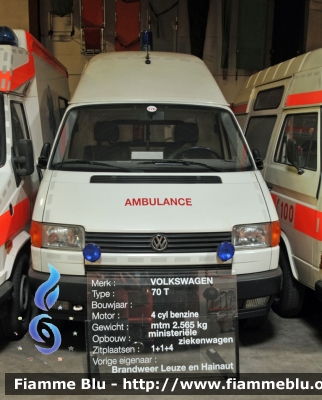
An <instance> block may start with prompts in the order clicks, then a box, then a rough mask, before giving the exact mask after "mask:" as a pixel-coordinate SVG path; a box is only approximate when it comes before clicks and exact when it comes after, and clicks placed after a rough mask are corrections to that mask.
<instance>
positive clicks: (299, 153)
mask: <svg viewBox="0 0 322 400" xmlns="http://www.w3.org/2000/svg"><path fill="white" fill-rule="evenodd" d="M321 60H322V49H318V50H315V51H312V52H309V53H306V54H303V55H300V56H298V57H296V58H293V59H291V60H288V61H285V62H282V63H280V64H278V65H274V66H272V67H270V68H267V69H265V70H263V71H260V72H258V73H256V74H254V75H252V76H251V77H250V78H249V79H248V80H247V81H246V82H245V83H244V85H243V87H242V88H241V90H240V91H239V93H238V94H237V97H236V99H235V102H234V104H233V111H234V113H235V115H236V117H237V119H238V121H239V123H240V125H241V127H242V129H243V131H244V132H245V136H246V139H247V141H248V143H249V146H250V147H251V149H257V150H258V151H259V154H260V157H262V159H263V164H264V165H263V170H262V174H263V177H264V179H265V181H266V183H267V185H268V187H269V189H270V190H271V195H272V198H273V200H274V203H275V206H276V209H277V212H278V215H279V218H280V222H281V228H282V236H281V252H280V266H281V268H282V271H283V283H282V287H281V292H280V293H279V295H278V296H277V298H276V300H275V302H274V303H273V305H272V307H273V309H274V310H275V311H276V312H277V313H278V314H279V315H281V316H284V317H292V316H296V315H298V314H299V313H300V311H301V309H302V307H303V303H304V298H305V295H306V292H307V288H310V289H313V290H315V293H316V295H317V298H318V299H319V300H322V224H321V217H322V193H321V106H322V61H321Z"/></svg>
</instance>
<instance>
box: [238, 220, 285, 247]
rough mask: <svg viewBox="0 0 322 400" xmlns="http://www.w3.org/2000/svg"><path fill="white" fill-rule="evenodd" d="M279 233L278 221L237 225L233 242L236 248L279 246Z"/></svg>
mask: <svg viewBox="0 0 322 400" xmlns="http://www.w3.org/2000/svg"><path fill="white" fill-rule="evenodd" d="M279 233H280V227H279V222H278V221H277V222H273V223H264V224H253V225H236V226H234V228H233V244H234V246H235V247H236V248H242V247H247V248H249V247H255V248H259V247H260V248H262V247H270V246H277V245H278V242H279ZM277 236H278V240H277Z"/></svg>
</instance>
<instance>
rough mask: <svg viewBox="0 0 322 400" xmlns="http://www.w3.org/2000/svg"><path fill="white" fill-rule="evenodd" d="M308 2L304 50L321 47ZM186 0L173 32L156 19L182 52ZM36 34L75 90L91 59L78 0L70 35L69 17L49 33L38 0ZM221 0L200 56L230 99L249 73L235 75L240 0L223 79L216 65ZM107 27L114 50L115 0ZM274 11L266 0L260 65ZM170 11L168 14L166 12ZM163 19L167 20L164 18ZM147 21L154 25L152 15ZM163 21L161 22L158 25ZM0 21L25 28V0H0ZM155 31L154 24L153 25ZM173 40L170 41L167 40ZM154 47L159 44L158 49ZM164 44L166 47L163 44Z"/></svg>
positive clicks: (186, 46) (315, 9) (321, 3)
mask: <svg viewBox="0 0 322 400" xmlns="http://www.w3.org/2000/svg"><path fill="white" fill-rule="evenodd" d="M150 1H151V2H152V4H153V5H154V7H155V8H158V9H159V12H160V11H162V10H163V8H164V9H166V8H167V7H168V6H169V5H171V4H173V3H174V0H164V1H162V2H159V1H157V0H150ZM306 1H307V4H308V10H309V12H308V20H307V21H306V30H307V32H306V42H305V43H306V51H310V50H314V49H316V48H318V47H322V23H321V22H322V0H306ZM187 3H188V1H187V0H180V1H179V4H178V8H177V15H178V22H179V23H178V31H177V32H175V31H174V30H173V29H174V25H175V24H174V21H173V20H172V19H171V18H172V17H171V16H169V17H167V16H166V15H165V16H162V18H159V19H158V23H159V24H160V26H159V27H161V32H162V30H163V31H167V32H168V37H170V38H171V37H172V38H173V37H175V38H176V43H177V44H176V50H177V51H178V52H182V53H189V52H190V38H189V16H188V5H187ZM39 4H40V19H41V22H40V39H41V42H42V43H43V44H44V45H45V47H47V48H48V49H49V50H50V51H51V52H52V53H53V54H54V55H55V57H57V58H58V59H59V60H60V61H61V62H62V63H63V64H64V65H65V66H66V67H67V69H68V71H69V75H70V91H71V93H73V92H74V90H75V87H76V85H77V83H78V80H79V77H80V75H81V72H82V70H83V68H84V66H85V64H86V62H87V61H88V60H89V59H90V56H86V55H83V54H81V43H80V1H79V0H74V2H73V4H74V26H75V35H74V36H73V37H71V36H70V30H71V20H70V17H63V18H60V17H54V30H55V34H54V35H53V36H52V38H49V37H48V30H49V24H48V12H49V11H50V8H51V0H40V2H39ZM221 4H222V1H221V0H210V1H209V13H208V23H207V30H206V40H205V44H204V52H203V59H204V61H205V63H206V64H207V66H208V68H209V69H210V71H211V72H212V74H213V76H214V78H215V79H216V81H217V83H218V85H219V87H220V88H221V90H222V91H223V93H224V96H225V97H226V99H227V101H228V102H229V103H232V102H233V101H234V98H235V95H236V93H237V92H238V90H239V88H240V87H241V85H242V84H243V82H244V81H245V80H246V79H247V78H248V77H249V76H250V75H251V74H252V73H254V72H256V71H250V70H239V71H238V74H236V47H237V28H238V21H237V16H238V4H239V0H232V17H231V29H230V46H229V65H228V70H227V77H226V79H224V77H223V71H222V69H221V46H222V33H221V32H222V31H221V18H222V17H221V15H222V14H221V11H222V10H221ZM105 5H106V12H105V20H106V28H105V50H106V51H114V41H115V39H114V38H115V0H105ZM148 10H149V13H150V14H151V10H150V9H149V0H141V29H146V27H147V26H146V25H147V23H146V21H147V12H148ZM273 14H274V0H269V7H268V20H267V34H266V59H265V66H266V67H268V66H270V61H271V60H270V49H271V44H272V27H273ZM169 15H170V14H169ZM167 18H168V19H167ZM151 19H152V23H153V22H154V24H155V17H153V15H152V18H151ZM162 24H164V25H163V26H162ZM0 25H7V26H10V27H12V28H21V29H26V30H29V16H28V0H0ZM152 30H154V34H155V33H156V32H155V30H156V29H155V25H154V26H152ZM154 39H155V40H154V42H155V46H154V49H155V50H168V51H174V47H173V43H167V42H166V39H163V38H162V37H159V38H156V35H154ZM172 42H173V40H172ZM158 47H159V48H158ZM167 47H168V48H167Z"/></svg>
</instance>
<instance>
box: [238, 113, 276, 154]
mask: <svg viewBox="0 0 322 400" xmlns="http://www.w3.org/2000/svg"><path fill="white" fill-rule="evenodd" d="M276 118H277V117H276V115H270V116H262V117H252V118H251V119H250V120H249V122H248V125H247V129H246V133H245V136H246V140H247V142H248V144H249V147H250V148H251V149H257V150H258V151H259V153H260V155H261V157H262V158H263V159H264V158H265V157H266V153H267V148H268V144H269V141H270V139H271V136H272V132H273V129H274V125H275V122H276Z"/></svg>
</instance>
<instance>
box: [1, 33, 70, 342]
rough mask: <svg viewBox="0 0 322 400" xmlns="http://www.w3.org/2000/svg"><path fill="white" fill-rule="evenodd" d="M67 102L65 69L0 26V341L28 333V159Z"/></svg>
mask: <svg viewBox="0 0 322 400" xmlns="http://www.w3.org/2000/svg"><path fill="white" fill-rule="evenodd" d="M68 99H69V88H68V75H67V71H66V69H65V67H63V65H61V64H60V63H59V62H58V61H57V60H56V59H55V58H54V57H53V56H52V55H51V54H50V53H49V52H48V51H47V50H46V49H45V48H44V47H43V46H42V45H41V44H40V43H39V42H38V41H37V40H35V39H34V38H33V37H32V36H31V35H30V34H29V33H28V32H26V31H23V30H11V29H10V28H8V27H0V336H1V337H5V338H9V339H15V338H19V337H21V336H23V335H24V333H25V332H26V331H27V329H28V325H29V320H30V287H29V280H28V269H29V264H30V233H29V230H30V221H31V214H32V210H33V205H34V202H35V198H36V194H37V191H38V186H39V172H38V171H37V168H35V165H34V157H35V156H36V155H39V154H40V151H41V148H42V146H43V143H44V142H48V143H50V142H53V140H54V135H55V131H56V129H57V128H58V125H59V122H60V119H61V116H62V115H63V113H64V111H65V109H66V107H67V101H68Z"/></svg>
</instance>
